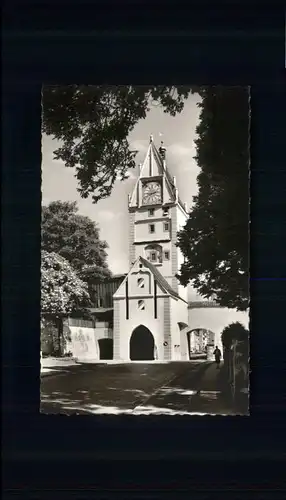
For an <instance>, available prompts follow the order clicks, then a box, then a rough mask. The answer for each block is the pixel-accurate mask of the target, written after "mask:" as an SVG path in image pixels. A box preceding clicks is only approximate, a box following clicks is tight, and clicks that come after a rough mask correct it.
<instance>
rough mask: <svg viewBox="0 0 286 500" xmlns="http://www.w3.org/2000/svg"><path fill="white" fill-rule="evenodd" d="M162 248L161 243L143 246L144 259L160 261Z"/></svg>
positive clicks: (156, 262)
mask: <svg viewBox="0 0 286 500" xmlns="http://www.w3.org/2000/svg"><path fill="white" fill-rule="evenodd" d="M162 254H163V250H162V247H161V245H147V246H146V247H145V255H146V259H147V260H149V261H150V262H152V263H155V264H158V263H159V264H161V263H162Z"/></svg>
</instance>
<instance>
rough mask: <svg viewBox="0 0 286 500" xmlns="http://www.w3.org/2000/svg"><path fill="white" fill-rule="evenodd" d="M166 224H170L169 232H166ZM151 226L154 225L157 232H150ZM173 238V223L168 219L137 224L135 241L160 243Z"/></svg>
mask: <svg viewBox="0 0 286 500" xmlns="http://www.w3.org/2000/svg"><path fill="white" fill-rule="evenodd" d="M164 222H169V230H168V231H165V230H164ZM149 224H154V226H155V232H154V233H150V232H149ZM170 238H171V221H170V219H168V218H167V217H166V218H165V219H161V220H149V218H148V219H147V220H146V222H141V223H140V224H135V241H158V240H166V239H170Z"/></svg>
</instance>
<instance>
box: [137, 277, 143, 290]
mask: <svg viewBox="0 0 286 500" xmlns="http://www.w3.org/2000/svg"><path fill="white" fill-rule="evenodd" d="M137 285H138V287H139V288H144V278H138V280H137Z"/></svg>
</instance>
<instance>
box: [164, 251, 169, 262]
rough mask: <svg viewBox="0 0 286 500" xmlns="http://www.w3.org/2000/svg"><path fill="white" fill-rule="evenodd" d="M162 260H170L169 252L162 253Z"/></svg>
mask: <svg viewBox="0 0 286 500" xmlns="http://www.w3.org/2000/svg"><path fill="white" fill-rule="evenodd" d="M164 259H165V260H170V252H169V251H168V250H166V251H165V252H164Z"/></svg>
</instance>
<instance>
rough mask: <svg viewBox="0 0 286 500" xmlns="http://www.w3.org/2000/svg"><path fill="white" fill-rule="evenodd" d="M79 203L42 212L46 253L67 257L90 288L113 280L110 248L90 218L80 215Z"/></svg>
mask: <svg viewBox="0 0 286 500" xmlns="http://www.w3.org/2000/svg"><path fill="white" fill-rule="evenodd" d="M77 211H78V208H77V204H76V202H63V201H53V202H51V203H50V204H49V205H48V206H46V207H43V209H42V249H43V250H45V251H47V252H56V253H57V254H58V255H61V256H62V257H64V258H65V259H66V260H67V261H68V262H69V263H70V264H71V265H72V267H73V268H74V269H75V270H76V271H77V273H78V275H79V277H80V278H81V279H82V280H83V281H86V282H87V283H88V284H89V285H91V284H93V283H97V282H100V281H102V280H103V279H104V278H107V277H110V275H111V273H110V270H109V269H108V266H107V262H106V258H107V253H106V249H107V248H108V245H107V243H106V242H105V241H101V240H100V239H99V229H98V227H97V225H96V223H95V222H93V221H92V220H91V219H90V218H89V217H85V216H83V215H79V214H78V213H77Z"/></svg>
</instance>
